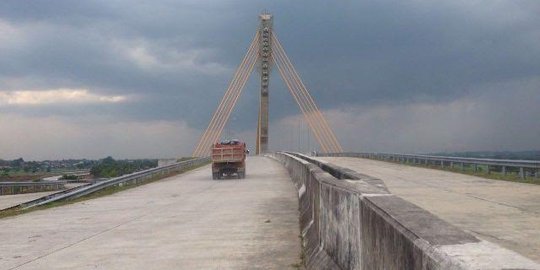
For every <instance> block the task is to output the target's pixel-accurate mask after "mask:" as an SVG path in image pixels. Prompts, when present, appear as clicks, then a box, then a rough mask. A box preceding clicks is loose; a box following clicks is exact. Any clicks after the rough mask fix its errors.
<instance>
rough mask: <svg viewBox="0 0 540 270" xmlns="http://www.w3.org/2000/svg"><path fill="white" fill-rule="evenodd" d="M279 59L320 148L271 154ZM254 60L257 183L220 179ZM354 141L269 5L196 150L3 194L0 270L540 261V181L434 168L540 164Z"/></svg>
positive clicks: (527, 168) (533, 265)
mask: <svg viewBox="0 0 540 270" xmlns="http://www.w3.org/2000/svg"><path fill="white" fill-rule="evenodd" d="M273 67H274V69H277V70H278V73H279V75H280V76H281V78H282V79H283V81H284V82H285V84H286V86H287V88H288V90H289V92H290V94H291V95H292V97H293V98H294V100H295V101H296V103H297V105H298V106H299V108H300V111H301V113H302V115H303V117H304V120H305V122H306V123H307V125H308V126H309V128H310V132H311V133H312V134H313V136H314V138H315V140H316V142H317V143H318V144H319V147H320V152H321V153H320V155H319V156H317V157H313V156H306V155H303V154H300V153H294V152H279V153H269V152H268V149H269V148H268V145H269V144H270V143H271V142H272V140H270V138H269V136H268V134H269V132H268V127H269V126H268V119H269V114H270V113H271V112H269V110H268V107H269V106H268V105H269V102H270V94H269V93H270V91H269V90H270V85H269V76H270V73H271V71H272V68H273ZM255 69H257V70H258V75H259V76H260V104H259V113H258V123H257V127H256V129H257V133H256V134H257V135H256V136H257V138H256V154H257V156H254V157H250V158H248V160H247V168H248V173H247V177H246V179H242V180H237V179H225V180H220V181H214V180H212V178H211V170H210V168H209V166H208V165H205V164H206V163H207V162H208V159H207V158H206V157H207V156H208V152H209V149H210V146H211V145H212V143H215V142H218V141H219V140H220V139H221V137H222V132H223V130H224V127H225V126H226V125H227V121H228V119H229V117H230V115H231V112H232V111H233V109H234V107H235V105H236V103H237V101H238V98H239V97H240V95H241V93H242V90H243V88H244V86H245V85H246V82H247V80H248V78H249V76H250V75H251V74H252V73H253V72H254V70H255ZM319 102H321V101H319ZM344 150H346V149H343V148H342V146H341V144H340V143H339V140H338V139H337V137H336V136H335V134H334V132H333V131H332V129H331V127H330V125H329V124H328V122H327V120H326V119H325V117H324V115H323V114H322V113H321V111H320V110H319V109H318V106H317V104H316V102H315V100H314V99H313V97H312V96H311V95H310V94H309V92H308V90H307V87H306V86H305V84H304V82H303V81H302V80H301V78H300V76H299V74H298V72H297V71H296V70H295V68H294V66H293V65H292V62H291V60H290V59H289V57H288V56H287V54H286V53H285V50H284V47H283V46H282V44H281V43H280V41H279V40H278V38H277V35H276V33H275V31H274V29H273V25H272V16H271V15H270V14H266V13H264V14H261V15H260V24H259V28H258V30H257V32H256V34H255V37H254V38H253V41H252V42H251V44H250V46H249V47H248V50H247V53H246V55H245V57H244V58H243V60H242V62H241V64H240V65H239V67H238V69H237V70H236V72H235V74H234V76H233V79H232V80H231V82H230V84H229V86H228V88H227V89H226V91H225V94H224V96H223V98H222V99H221V101H220V102H219V104H218V107H217V109H216V110H215V112H214V114H213V116H212V118H211V120H210V122H209V124H208V127H207V128H206V130H205V131H204V133H203V134H202V136H201V138H200V141H199V142H198V144H197V145H195V146H194V153H193V156H194V157H198V158H196V159H193V160H190V161H185V162H180V163H175V164H171V165H167V166H163V167H158V168H154V169H151V170H147V171H142V172H137V173H134V174H131V175H126V176H122V177H118V178H113V179H109V180H107V181H104V182H100V183H96V184H92V185H89V186H84V187H80V188H77V189H74V190H67V191H64V192H62V193H54V194H51V195H48V196H45V197H41V198H29V197H24V199H21V198H20V197H17V196H18V195H10V196H12V197H6V196H0V205H1V206H2V207H3V208H9V207H11V208H10V209H9V210H8V211H11V212H9V214H19V215H13V216H6V217H4V218H2V219H0V228H1V230H0V233H1V236H2V237H1V238H0V239H1V241H2V245H1V246H0V269H303V268H307V269H540V265H539V263H540V229H539V228H540V210H539V209H540V185H532V184H525V183H514V182H506V181H497V180H490V179H485V178H480V177H477V176H472V175H466V174H461V173H455V172H452V171H443V170H438V169H434V168H433V167H434V166H437V167H446V168H448V167H450V168H452V169H456V168H459V170H463V171H465V170H467V168H469V169H470V168H474V171H476V170H477V169H478V168H479V167H482V166H483V168H484V169H486V168H487V170H488V172H489V171H490V170H492V171H493V170H500V171H501V172H502V173H504V174H506V173H513V172H514V171H515V172H516V173H518V174H519V176H520V177H521V178H525V179H527V178H528V179H536V180H538V170H539V169H540V162H535V161H501V160H480V159H459V158H450V157H448V158H443V157H430V156H421V155H400V154H377V153H344ZM429 166H431V167H429ZM456 170H457V169H456ZM158 179H161V180H159V181H156V180H158ZM126 186H127V187H134V188H130V189H127V190H123V191H121V192H117V193H112V194H109V193H110V191H111V190H114V189H122V188H125V187H126ZM25 196H27V195H25ZM88 196H90V197H88ZM36 197H40V196H36ZM21 202H22V203H21ZM51 206H57V207H51ZM34 209H37V210H34ZM32 210H34V211H32Z"/></svg>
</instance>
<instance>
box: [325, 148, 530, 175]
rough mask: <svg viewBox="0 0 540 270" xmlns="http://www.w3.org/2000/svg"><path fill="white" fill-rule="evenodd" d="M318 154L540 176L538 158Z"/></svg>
mask: <svg viewBox="0 0 540 270" xmlns="http://www.w3.org/2000/svg"><path fill="white" fill-rule="evenodd" d="M318 156H341V157H361V158H370V159H377V160H386V161H394V162H402V163H406V162H407V163H413V164H424V165H428V164H436V165H440V166H441V167H446V166H448V167H451V168H453V167H454V166H455V165H456V164H457V165H458V166H459V168H461V169H463V168H464V166H465V165H472V166H473V167H474V170H475V171H477V170H478V168H477V166H478V165H483V166H486V167H487V172H488V173H489V172H490V171H491V170H492V169H494V168H492V167H493V166H496V167H500V171H501V173H503V174H506V173H507V172H508V168H516V169H517V171H518V173H519V176H520V177H521V178H522V179H525V178H526V177H527V174H529V176H533V177H539V176H540V161H537V160H511V159H487V158H465V157H448V156H432V155H413V154H399V153H350V152H349V153H326V154H318Z"/></svg>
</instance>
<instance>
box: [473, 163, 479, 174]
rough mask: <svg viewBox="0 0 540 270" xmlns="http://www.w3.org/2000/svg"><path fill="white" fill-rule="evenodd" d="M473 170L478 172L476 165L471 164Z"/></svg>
mask: <svg viewBox="0 0 540 270" xmlns="http://www.w3.org/2000/svg"><path fill="white" fill-rule="evenodd" d="M473 170H474V172H478V164H476V163H475V164H473Z"/></svg>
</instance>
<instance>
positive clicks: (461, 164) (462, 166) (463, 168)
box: [459, 162, 465, 171]
mask: <svg viewBox="0 0 540 270" xmlns="http://www.w3.org/2000/svg"><path fill="white" fill-rule="evenodd" d="M464 163H465V162H461V163H459V169H460V170H462V171H464V170H465V164H464Z"/></svg>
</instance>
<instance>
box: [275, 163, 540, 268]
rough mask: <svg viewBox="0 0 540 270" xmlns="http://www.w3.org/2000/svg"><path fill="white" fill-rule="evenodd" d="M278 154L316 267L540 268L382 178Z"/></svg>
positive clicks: (308, 254)
mask: <svg viewBox="0 0 540 270" xmlns="http://www.w3.org/2000/svg"><path fill="white" fill-rule="evenodd" d="M270 156H271V157H273V158H275V159H276V160H278V161H279V162H281V163H282V164H283V165H284V166H285V167H286V168H287V170H288V171H289V173H290V175H291V178H292V180H293V182H294V183H295V185H296V188H297V190H298V197H299V206H300V227H301V232H302V237H303V243H302V244H303V247H304V253H305V258H306V268H308V269H366V270H367V269H370V270H371V269H540V266H539V265H538V264H537V263H535V262H533V261H531V260H529V259H527V258H525V257H523V256H521V255H519V254H517V253H515V252H513V251H510V250H507V249H503V248H501V247H499V246H497V245H495V244H492V243H489V242H486V241H482V240H480V239H478V238H476V237H474V236H473V235H470V234H468V233H466V232H464V231H462V230H460V229H459V228H457V227H455V226H453V225H451V224H449V223H447V222H445V221H443V220H441V219H439V218H437V217H436V216H434V215H433V214H431V213H429V212H427V211H425V210H423V209H421V208H419V207H417V206H416V205H414V204H412V203H409V202H407V201H405V200H403V199H401V198H399V197H396V196H394V195H392V194H390V193H389V192H388V190H387V189H386V188H385V187H384V184H382V185H383V186H379V184H380V183H381V182H382V181H381V182H379V181H380V180H379V181H378V179H374V178H370V177H368V176H365V175H361V174H351V172H350V171H347V170H340V168H339V167H337V166H334V165H332V164H328V163H326V164H323V163H320V162H314V163H315V164H313V163H310V162H309V161H313V160H312V159H310V158H309V157H306V156H302V155H299V154H288V153H275V154H271V155H270ZM323 168H324V170H323ZM333 175H335V176H338V177H334V176H333ZM340 178H341V179H340ZM352 178H355V179H352ZM366 180H367V181H366ZM370 181H371V183H370ZM373 183H375V184H373Z"/></svg>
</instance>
